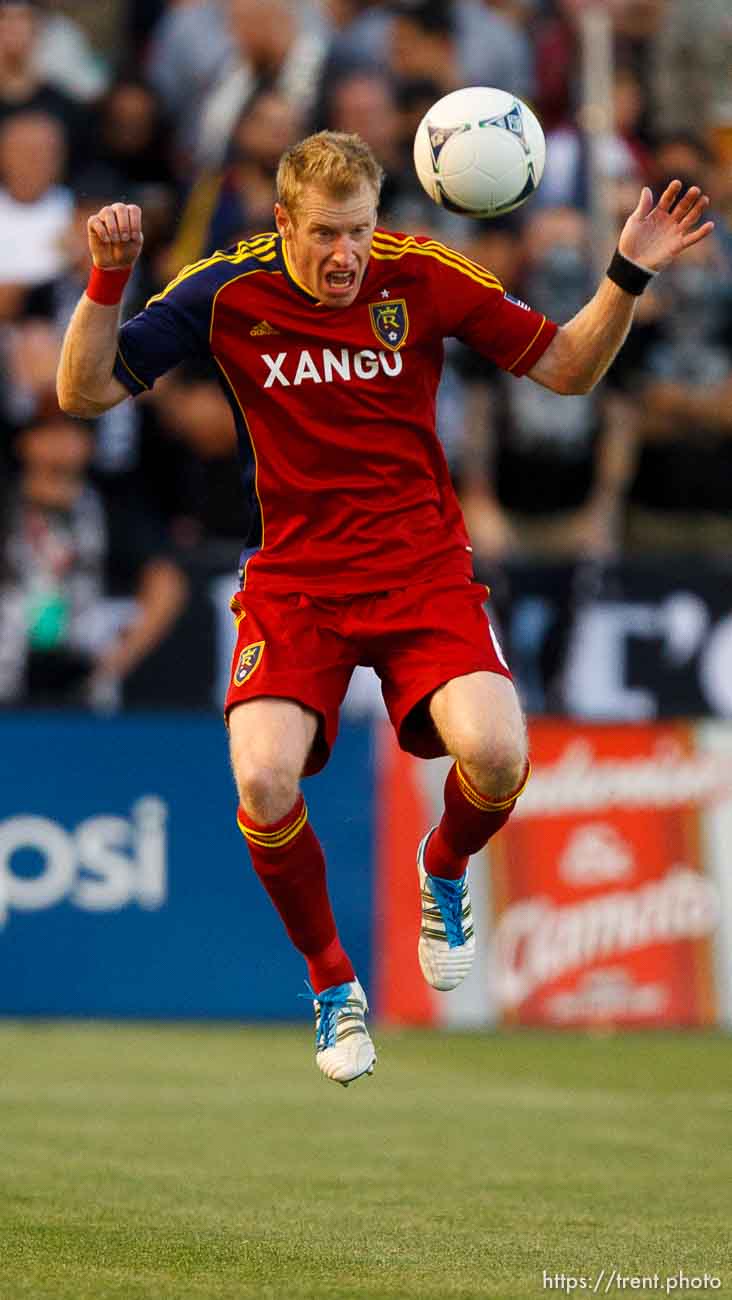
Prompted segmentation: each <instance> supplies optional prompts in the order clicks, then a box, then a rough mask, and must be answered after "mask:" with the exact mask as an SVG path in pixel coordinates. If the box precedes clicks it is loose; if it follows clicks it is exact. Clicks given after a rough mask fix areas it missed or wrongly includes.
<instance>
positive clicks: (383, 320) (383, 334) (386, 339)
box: [369, 298, 409, 352]
mask: <svg viewBox="0 0 732 1300" xmlns="http://www.w3.org/2000/svg"><path fill="white" fill-rule="evenodd" d="M369 313H370V315H371V328H372V330H373V331H374V334H375V335H376V337H377V339H378V340H379V342H380V343H383V344H384V345H385V346H386V347H387V348H391V350H392V352H397V351H398V349H399V348H400V347H401V346H402V343H403V342H404V340H405V339H406V337H407V333H408V331H409V314H408V312H407V304H406V302H405V301H404V299H403V298H390V299H389V300H388V301H387V302H370V303H369Z"/></svg>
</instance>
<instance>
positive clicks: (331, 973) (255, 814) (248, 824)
mask: <svg viewBox="0 0 732 1300" xmlns="http://www.w3.org/2000/svg"><path fill="white" fill-rule="evenodd" d="M317 727H318V718H317V715H316V714H315V713H313V712H312V711H311V710H309V709H305V708H303V707H302V706H301V705H299V704H297V703H296V702H295V701H294V700H284V699H275V698H273V697H262V698H258V699H254V700H247V701H246V702H245V703H243V704H238V705H237V706H236V707H235V708H233V709H232V711H231V714H230V717H229V732H230V742H231V761H232V767H233V769H234V777H235V780H236V785H237V790H238V792H239V800H240V807H239V813H238V817H237V822H238V825H239V829H240V830H241V832H242V835H243V836H244V838H245V839H246V841H247V844H248V846H249V852H250V855H251V858H252V864H253V866H254V870H255V871H256V873H257V875H258V877H259V879H260V881H261V882H262V884H263V886H264V888H265V889H266V891H267V893H268V894H269V897H270V899H271V900H272V902H273V903H274V906H275V907H276V909H277V911H278V913H279V915H280V917H281V919H282V922H283V924H284V926H285V929H286V930H287V933H288V935H289V936H290V939H291V940H292V942H293V944H294V945H295V947H296V948H297V949H298V951H299V952H301V953H302V954H303V956H304V957H305V959H306V961H307V964H308V972H309V975H310V980H311V983H312V986H313V988H314V989H315V992H316V993H318V992H322V990H323V989H326V988H330V987H331V986H332V985H335V984H343V983H347V982H349V981H351V980H353V979H354V978H355V975H354V972H353V967H352V965H351V963H350V961H349V959H348V957H347V955H346V953H345V952H344V950H343V948H342V946H341V943H340V940H339V938H338V932H337V930H336V924H335V919H334V916H333V911H332V908H331V904H330V899H329V897H328V889H327V883H326V867H325V858H324V856H323V851H322V849H321V847H320V843H319V841H318V839H317V837H316V835H315V832H314V831H313V829H312V826H311V825H310V823H309V821H308V810H307V805H306V803H305V799H304V798H303V796H302V794H301V793H300V777H301V776H302V773H303V771H304V768H305V764H306V762H307V758H308V754H309V752H310V747H311V745H312V743H313V740H314V738H315V734H316V731H317Z"/></svg>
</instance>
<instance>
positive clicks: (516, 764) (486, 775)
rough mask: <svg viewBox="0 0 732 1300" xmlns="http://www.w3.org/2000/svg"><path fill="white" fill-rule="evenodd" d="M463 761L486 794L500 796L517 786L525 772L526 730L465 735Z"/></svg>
mask: <svg viewBox="0 0 732 1300" xmlns="http://www.w3.org/2000/svg"><path fill="white" fill-rule="evenodd" d="M458 758H459V759H460V765H461V767H462V768H463V769H464V770H465V773H466V775H467V776H468V778H469V779H470V780H472V781H473V783H474V784H475V786H476V788H477V789H479V790H480V791H481V792H482V793H483V794H486V795H490V796H491V797H494V798H501V797H503V796H506V795H509V794H511V793H512V791H514V790H517V789H518V787H519V786H520V784H521V782H522V780H523V778H524V776H525V774H526V762H527V758H528V746H527V742H526V736H525V734H524V733H523V731H508V730H506V731H486V732H485V733H477V734H474V735H472V736H468V737H466V740H465V744H464V745H463V746H462V749H461V753H460V754H459V755H458Z"/></svg>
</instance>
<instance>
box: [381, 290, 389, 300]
mask: <svg viewBox="0 0 732 1300" xmlns="http://www.w3.org/2000/svg"><path fill="white" fill-rule="evenodd" d="M381 296H382V298H388V297H389V290H388V289H382V290H381Z"/></svg>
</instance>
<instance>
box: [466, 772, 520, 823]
mask: <svg viewBox="0 0 732 1300" xmlns="http://www.w3.org/2000/svg"><path fill="white" fill-rule="evenodd" d="M455 771H456V775H457V779H458V785H459V786H460V793H461V794H462V795H463V796H464V798H465V799H467V801H468V803H471V804H472V805H473V807H474V808H479V809H480V811H481V812H503V811H504V810H505V809H506V808H510V807H511V805H512V804H514V803H515V802H516V800H517V799H518V797H519V795H521V794H523V792H524V790H525V789H526V786H527V785H528V781H529V777H530V776H531V763H527V765H526V776H525V777H524V779H523V781H522V782H521V785H520V786H519V788H518V790H515V791H514V793H513V794H510V795H509V796H508V798H506V799H488V798H487V797H486V796H485V795H482V794H480V793H479V791H478V790H475V789H474V788H473V786H472V785H471V784H470V782H469V781H468V778H467V777H466V775H465V773H464V772H463V770H462V768H461V766H460V764H459V763H456V764H455Z"/></svg>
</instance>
